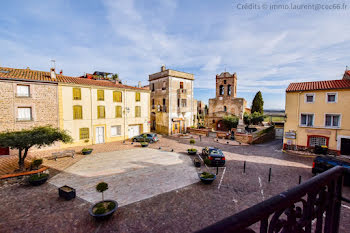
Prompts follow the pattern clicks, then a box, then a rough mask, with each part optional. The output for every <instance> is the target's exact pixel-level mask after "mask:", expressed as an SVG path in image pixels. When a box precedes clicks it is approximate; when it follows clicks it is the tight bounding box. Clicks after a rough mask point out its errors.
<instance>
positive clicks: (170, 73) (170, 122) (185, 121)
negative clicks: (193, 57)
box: [149, 66, 197, 135]
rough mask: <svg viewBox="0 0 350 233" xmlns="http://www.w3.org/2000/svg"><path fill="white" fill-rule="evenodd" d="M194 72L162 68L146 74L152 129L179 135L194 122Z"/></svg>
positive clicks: (195, 110)
mask: <svg viewBox="0 0 350 233" xmlns="http://www.w3.org/2000/svg"><path fill="white" fill-rule="evenodd" d="M193 81H194V76H193V74H189V73H185V72H180V71H176V70H171V69H166V68H165V66H162V67H161V71H160V72H158V73H155V74H151V75H149V82H150V85H149V88H150V90H151V129H152V130H153V131H155V132H157V133H161V134H168V135H169V134H178V133H182V132H185V131H186V127H190V126H193V125H194V121H195V119H194V115H195V113H196V112H197V109H195V106H194V98H193Z"/></svg>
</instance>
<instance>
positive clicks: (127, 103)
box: [58, 77, 150, 146]
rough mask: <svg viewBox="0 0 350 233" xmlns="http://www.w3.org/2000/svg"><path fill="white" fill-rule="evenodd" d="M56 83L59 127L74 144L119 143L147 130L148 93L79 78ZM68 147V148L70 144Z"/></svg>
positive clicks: (148, 122)
mask: <svg viewBox="0 0 350 233" xmlns="http://www.w3.org/2000/svg"><path fill="white" fill-rule="evenodd" d="M75 81H76V82H75V83H71V82H68V83H67V82H65V83H59V87H58V88H59V112H60V115H59V116H60V127H61V128H63V129H66V130H67V131H69V132H70V133H71V135H72V136H73V138H74V144H75V145H85V144H100V143H104V142H112V141H120V140H125V139H128V138H132V137H133V136H136V135H139V134H141V133H143V132H149V131H150V118H149V116H150V109H149V102H150V91H149V90H146V89H143V88H136V87H131V86H125V85H122V84H119V83H115V82H113V81H107V80H93V79H87V78H85V77H81V78H79V79H77V80H75ZM70 146H71V145H70Z"/></svg>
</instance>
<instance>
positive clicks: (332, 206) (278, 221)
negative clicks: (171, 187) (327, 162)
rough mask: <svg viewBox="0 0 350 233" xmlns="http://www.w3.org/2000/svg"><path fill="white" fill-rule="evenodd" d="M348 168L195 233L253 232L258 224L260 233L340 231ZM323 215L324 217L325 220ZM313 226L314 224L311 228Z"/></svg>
mask: <svg viewBox="0 0 350 233" xmlns="http://www.w3.org/2000/svg"><path fill="white" fill-rule="evenodd" d="M347 172H349V169H346V168H344V167H339V166H337V167H334V168H332V169H330V170H328V171H326V172H323V173H322V174H319V175H317V176H315V177H313V178H311V179H310V180H308V181H306V182H305V183H303V184H301V185H298V186H297V187H295V188H292V189H290V190H288V191H286V192H283V193H281V194H279V195H277V196H274V197H272V198H270V199H268V200H266V201H263V202H261V203H259V204H257V205H255V206H253V207H250V208H248V209H246V210H243V211H241V212H239V213H237V214H235V215H233V216H231V217H228V218H226V219H224V220H222V221H220V222H217V223H215V224H213V225H211V226H209V227H207V228H204V229H202V230H200V231H198V233H214V232H235V233H248V232H249V233H253V232H255V231H254V230H252V229H251V228H249V227H251V226H252V225H253V224H255V223H258V222H260V232H261V233H267V232H269V233H270V232H271V233H272V232H283V233H299V232H311V230H314V232H317V233H318V232H325V233H337V232H338V231H339V217H340V207H341V201H346V202H349V200H348V199H346V198H343V197H342V186H343V181H344V175H345V174H346V173H347ZM324 214H325V217H324ZM313 224H314V225H313Z"/></svg>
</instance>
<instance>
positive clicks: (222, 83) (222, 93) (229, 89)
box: [216, 72, 237, 98]
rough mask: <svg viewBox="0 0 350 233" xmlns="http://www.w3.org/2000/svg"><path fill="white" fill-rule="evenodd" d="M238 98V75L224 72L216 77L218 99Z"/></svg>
mask: <svg viewBox="0 0 350 233" xmlns="http://www.w3.org/2000/svg"><path fill="white" fill-rule="evenodd" d="M219 97H223V98H236V97H237V74H236V73H234V74H232V75H231V74H230V73H229V72H222V73H221V74H220V75H216V98H219Z"/></svg>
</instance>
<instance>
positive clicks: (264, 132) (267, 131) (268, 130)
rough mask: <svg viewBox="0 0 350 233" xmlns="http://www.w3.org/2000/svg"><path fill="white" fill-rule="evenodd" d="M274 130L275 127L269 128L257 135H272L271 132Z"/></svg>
mask: <svg viewBox="0 0 350 233" xmlns="http://www.w3.org/2000/svg"><path fill="white" fill-rule="evenodd" d="M274 129H275V127H274V126H271V127H269V128H266V129H264V130H261V131H259V132H258V133H257V135H258V136H261V135H263V134H266V133H270V132H271V131H273V130H274Z"/></svg>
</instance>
